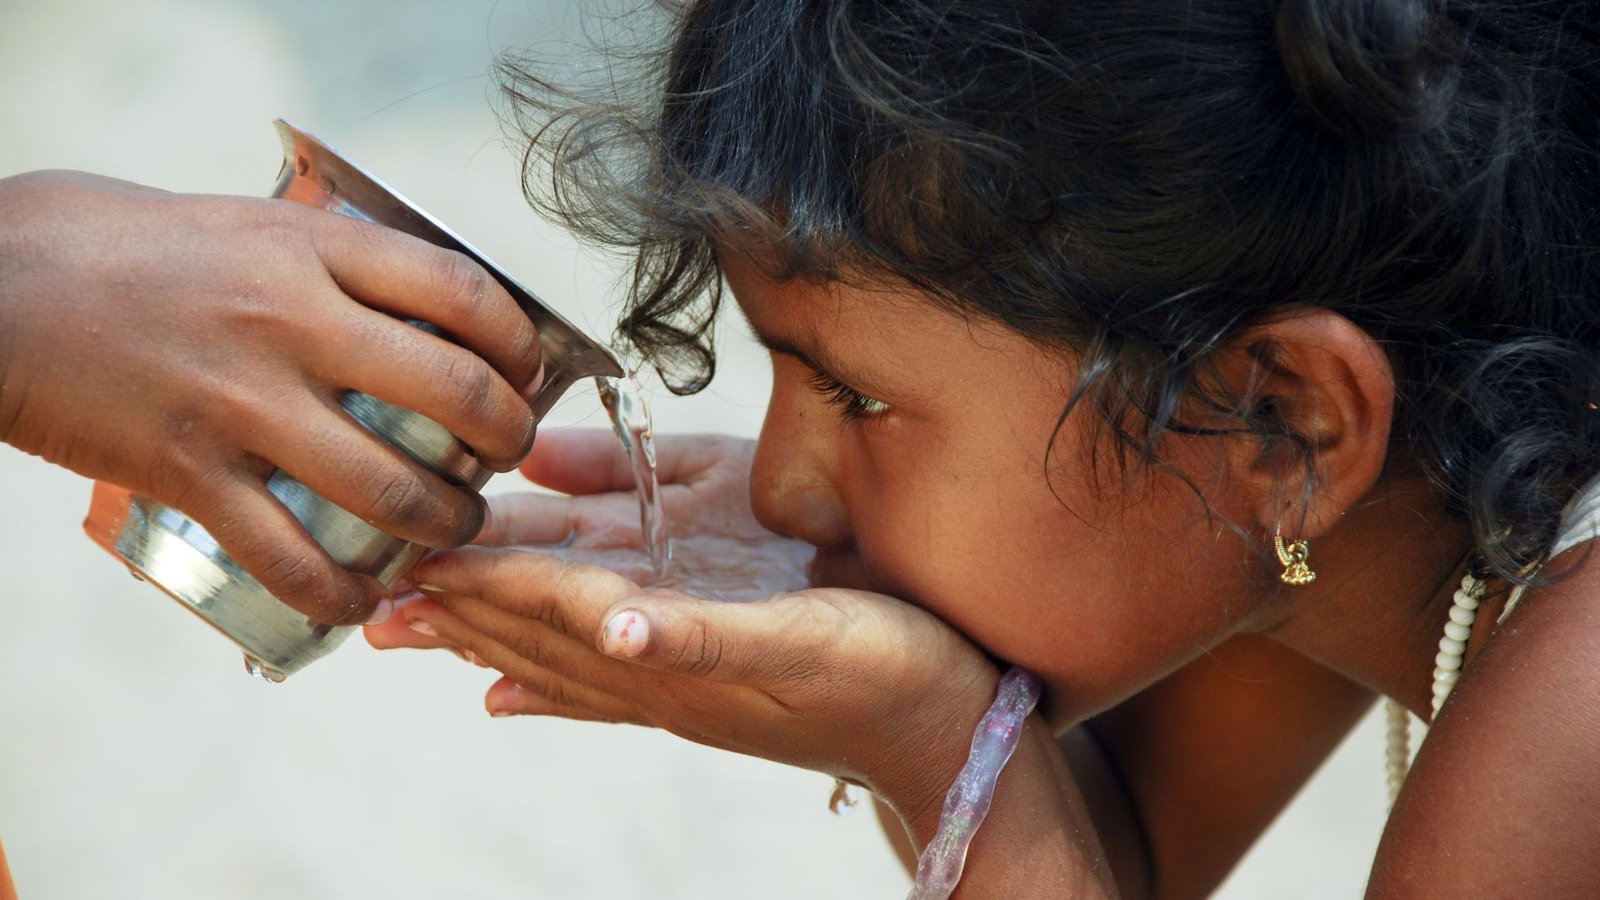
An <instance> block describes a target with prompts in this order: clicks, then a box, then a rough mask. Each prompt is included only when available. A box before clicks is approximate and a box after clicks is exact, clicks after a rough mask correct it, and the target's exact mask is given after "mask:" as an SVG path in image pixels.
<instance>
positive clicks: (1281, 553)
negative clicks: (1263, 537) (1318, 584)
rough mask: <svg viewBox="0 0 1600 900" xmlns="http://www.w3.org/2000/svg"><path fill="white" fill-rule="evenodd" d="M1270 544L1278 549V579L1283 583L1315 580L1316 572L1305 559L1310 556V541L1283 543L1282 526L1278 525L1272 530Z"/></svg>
mask: <svg viewBox="0 0 1600 900" xmlns="http://www.w3.org/2000/svg"><path fill="white" fill-rule="evenodd" d="M1272 546H1273V548H1274V549H1275V550H1277V551H1278V562H1280V563H1282V564H1283V571H1282V572H1281V573H1279V575H1278V580H1279V581H1282V582H1283V583H1284V584H1293V585H1302V584H1310V583H1311V582H1313V581H1316V580H1317V573H1315V572H1313V571H1311V567H1310V566H1308V565H1306V560H1307V559H1308V558H1310V556H1311V542H1310V541H1304V540H1295V541H1289V542H1288V543H1287V544H1285V543H1284V540H1283V526H1282V525H1279V526H1278V528H1277V529H1276V530H1275V531H1274V532H1273V535H1272Z"/></svg>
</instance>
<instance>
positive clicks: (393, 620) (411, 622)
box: [362, 594, 458, 650]
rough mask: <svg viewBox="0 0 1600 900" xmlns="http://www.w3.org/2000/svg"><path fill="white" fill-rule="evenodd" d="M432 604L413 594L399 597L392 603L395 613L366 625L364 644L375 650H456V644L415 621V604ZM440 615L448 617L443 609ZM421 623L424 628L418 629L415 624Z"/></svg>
mask: <svg viewBox="0 0 1600 900" xmlns="http://www.w3.org/2000/svg"><path fill="white" fill-rule="evenodd" d="M424 603H434V604H435V605H437V604H436V603H435V601H433V600H430V599H428V598H427V597H424V596H422V595H421V594H415V595H412V596H410V597H400V598H397V599H396V600H395V606H394V612H393V614H391V615H390V616H389V618H388V619H386V620H385V621H383V622H381V623H379V624H377V625H368V626H366V627H365V628H363V629H362V634H363V635H364V636H365V637H366V639H367V643H369V644H371V645H372V646H373V647H374V648H375V649H378V650H396V649H401V648H409V649H414V650H439V649H445V650H455V649H458V648H457V647H456V645H455V644H453V643H451V642H450V641H447V640H445V639H444V638H442V637H439V635H438V633H437V632H436V631H434V630H433V627H432V626H431V625H428V624H427V623H426V622H425V621H424V620H422V619H418V618H416V615H417V613H416V612H415V611H414V610H413V611H411V612H409V613H408V612H407V611H408V610H411V608H412V606H413V605H414V604H424ZM440 612H441V613H442V614H445V615H448V613H447V612H445V611H444V610H443V609H441V610H440ZM417 622H422V623H423V625H424V627H423V628H418V627H416V626H415V623H417Z"/></svg>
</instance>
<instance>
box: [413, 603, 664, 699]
mask: <svg viewBox="0 0 1600 900" xmlns="http://www.w3.org/2000/svg"><path fill="white" fill-rule="evenodd" d="M440 602H441V604H442V605H444V606H445V608H447V609H448V610H450V612H452V613H454V614H455V616H456V618H457V619H459V620H460V621H461V622H462V623H464V624H465V625H466V626H467V627H468V628H470V629H472V630H473V631H475V632H477V633H478V634H481V635H483V636H484V637H486V638H488V639H489V641H490V642H492V645H490V644H486V645H485V646H484V647H483V648H479V647H477V646H474V647H472V649H473V650H474V651H476V652H478V653H479V655H480V656H483V658H484V660H485V661H486V662H488V663H489V664H490V665H492V666H494V667H495V668H497V669H499V670H500V671H502V672H505V673H506V674H508V675H515V674H520V673H522V672H524V671H525V670H526V669H527V668H529V667H531V668H532V669H534V670H537V671H538V672H540V673H553V674H556V675H559V677H560V678H561V679H562V680H563V682H565V683H570V684H571V685H573V686H577V687H582V688H585V689H592V690H595V691H599V692H602V693H610V692H612V691H615V690H619V689H625V688H629V687H632V686H634V685H635V684H636V683H637V680H638V675H639V670H638V669H637V668H635V667H633V666H629V665H627V664H626V663H624V662H621V661H619V660H615V659H609V658H607V657H606V656H604V655H602V654H600V653H598V652H596V650H595V646H594V644H593V642H592V641H590V640H589V639H588V635H586V634H585V635H580V636H578V637H573V636H569V635H566V634H563V633H562V632H560V631H558V630H556V629H554V628H551V627H549V626H547V625H545V624H543V623H541V622H536V621H533V620H531V619H527V618H524V617H522V616H519V615H517V614H515V613H510V612H506V611H505V610H503V609H500V608H499V607H496V606H493V605H491V604H489V603H486V602H484V601H482V600H475V599H472V598H469V597H451V596H448V595H446V596H444V597H442V598H441V600H440Z"/></svg>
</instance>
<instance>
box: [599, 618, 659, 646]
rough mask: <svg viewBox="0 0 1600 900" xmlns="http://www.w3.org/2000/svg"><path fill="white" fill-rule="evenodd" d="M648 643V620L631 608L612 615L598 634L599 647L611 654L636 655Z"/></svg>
mask: <svg viewBox="0 0 1600 900" xmlns="http://www.w3.org/2000/svg"><path fill="white" fill-rule="evenodd" d="M649 643H650V622H649V620H647V619H646V618H645V617H644V614H643V613H640V612H639V611H637V610H632V609H625V610H623V611H622V612H619V613H617V614H616V615H614V616H612V617H611V620H610V621H609V622H607V623H606V629H605V632H604V633H603V634H602V635H601V636H600V648H601V649H602V650H604V651H605V652H606V653H609V654H610V655H612V656H627V657H634V656H638V655H639V654H641V653H643V652H644V648H645V646H646V645H648V644H649Z"/></svg>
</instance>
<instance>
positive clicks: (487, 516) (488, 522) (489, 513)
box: [478, 504, 494, 538]
mask: <svg viewBox="0 0 1600 900" xmlns="http://www.w3.org/2000/svg"><path fill="white" fill-rule="evenodd" d="M493 527H494V507H492V506H489V505H488V504H484V507H483V527H481V528H479V529H478V537H480V538H481V537H483V536H484V535H486V534H489V529H491V528H493Z"/></svg>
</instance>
